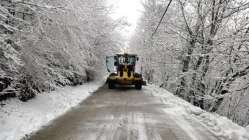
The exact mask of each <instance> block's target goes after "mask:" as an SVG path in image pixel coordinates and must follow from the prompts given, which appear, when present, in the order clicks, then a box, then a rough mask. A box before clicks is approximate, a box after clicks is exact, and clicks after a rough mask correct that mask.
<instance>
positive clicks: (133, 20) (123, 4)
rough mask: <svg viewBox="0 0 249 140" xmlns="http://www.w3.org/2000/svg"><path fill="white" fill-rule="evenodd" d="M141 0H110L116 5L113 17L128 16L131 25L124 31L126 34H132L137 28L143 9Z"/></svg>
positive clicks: (109, 0)
mask: <svg viewBox="0 0 249 140" xmlns="http://www.w3.org/2000/svg"><path fill="white" fill-rule="evenodd" d="M140 1H141V0H108V3H109V4H112V5H113V6H114V11H113V14H112V15H111V17H112V18H114V19H118V18H121V17H126V18H127V21H128V23H129V24H130V25H131V26H130V27H128V28H127V29H126V30H125V31H123V32H122V33H123V35H124V36H127V37H129V36H131V35H132V33H133V32H134V30H135V28H136V25H137V22H138V20H139V17H140V16H141V14H142V9H143V7H142V5H141V3H140Z"/></svg>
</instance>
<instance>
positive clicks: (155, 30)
mask: <svg viewBox="0 0 249 140" xmlns="http://www.w3.org/2000/svg"><path fill="white" fill-rule="evenodd" d="M172 1H173V0H170V1H169V3H168V5H167V7H166V9H165V11H164V13H163V16H162V17H161V19H160V21H159V23H158V25H157V27H156V30H155V31H154V32H153V33H152V36H151V37H153V36H154V35H155V34H156V32H157V30H158V28H159V26H160V24H161V22H162V20H163V18H164V16H165V14H166V13H167V11H168V9H169V6H170V4H171V2H172Z"/></svg>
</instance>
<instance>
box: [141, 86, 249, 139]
mask: <svg viewBox="0 0 249 140" xmlns="http://www.w3.org/2000/svg"><path fill="white" fill-rule="evenodd" d="M145 89H146V91H145V92H147V94H151V95H152V96H155V97H159V98H160V100H161V101H162V102H163V103H164V104H165V105H166V106H167V107H166V108H165V109H164V112H166V113H167V114H169V116H173V117H172V119H174V120H177V121H176V122H178V123H179V126H181V127H182V129H183V130H184V131H186V132H187V133H188V134H189V136H191V137H192V138H193V139H196V140H197V139H198V133H197V132H196V131H195V130H201V129H203V128H205V129H207V130H208V131H209V132H208V133H211V134H213V135H214V136H215V137H218V138H220V139H221V140H249V129H248V127H247V128H244V127H241V126H239V125H237V124H235V123H233V122H232V121H231V120H229V119H228V118H226V117H223V116H220V115H218V114H216V113H209V112H206V111H204V110H202V109H201V108H199V107H196V106H193V105H192V104H190V103H188V102H187V101H185V100H183V99H181V98H179V97H177V96H175V95H173V94H172V93H170V92H168V91H167V90H165V89H163V88H159V87H157V86H154V85H148V86H147V87H146V88H145Z"/></svg>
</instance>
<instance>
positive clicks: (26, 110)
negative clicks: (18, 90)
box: [0, 81, 104, 140]
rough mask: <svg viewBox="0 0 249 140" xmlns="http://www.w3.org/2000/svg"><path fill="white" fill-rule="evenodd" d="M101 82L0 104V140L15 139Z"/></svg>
mask: <svg viewBox="0 0 249 140" xmlns="http://www.w3.org/2000/svg"><path fill="white" fill-rule="evenodd" d="M103 84H104V81H101V82H100V81H99V82H91V83H85V84H84V85H82V86H77V87H64V88H61V89H58V90H56V91H52V92H50V93H42V94H39V95H37V96H36V97H35V98H34V99H32V100H30V101H28V102H21V101H20V100H18V99H10V100H7V101H5V102H3V103H4V104H6V105H4V106H3V107H0V140H19V139H21V138H22V137H24V136H25V135H26V134H30V133H32V132H34V131H37V130H39V129H40V128H41V127H42V126H44V125H47V124H49V122H50V121H52V120H53V119H55V118H57V117H59V116H60V115H63V114H64V113H65V112H67V111H69V110H70V109H71V108H72V107H75V106H77V105H78V104H79V103H81V102H82V101H83V100H84V99H86V98H87V97H88V96H90V95H91V93H93V92H94V91H96V90H97V89H98V88H99V87H101V86H102V85H103Z"/></svg>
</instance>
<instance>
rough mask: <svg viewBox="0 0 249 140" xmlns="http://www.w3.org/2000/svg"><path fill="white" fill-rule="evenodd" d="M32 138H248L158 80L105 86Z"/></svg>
mask: <svg viewBox="0 0 249 140" xmlns="http://www.w3.org/2000/svg"><path fill="white" fill-rule="evenodd" d="M29 139H31V140H249V135H248V134H247V132H246V130H245V129H244V128H242V127H240V126H238V125H236V124H234V123H232V122H231V121H229V120H227V119H226V118H224V117H220V116H218V115H215V114H210V113H207V112H205V111H202V110H201V109H199V108H197V107H193V106H192V105H191V104H189V103H187V102H185V101H183V100H182V99H179V98H177V97H175V96H174V95H172V94H171V93H169V92H167V91H166V90H164V89H160V88H157V87H155V86H151V85H150V86H147V87H144V88H143V90H141V91H137V90H134V89H116V90H109V89H107V88H106V87H103V88H101V89H100V90H98V91H97V92H96V93H94V94H93V95H92V96H90V97H89V98H88V99H87V100H85V101H84V102H83V103H82V104H80V106H78V107H77V108H74V109H73V110H71V111H70V112H68V113H67V114H65V115H64V116H61V117H60V118H58V119H56V120H55V121H54V122H53V123H52V124H51V125H49V126H47V127H44V128H43V129H42V130H40V131H38V132H37V133H36V134H34V135H32V136H31V137H30V138H29Z"/></svg>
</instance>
